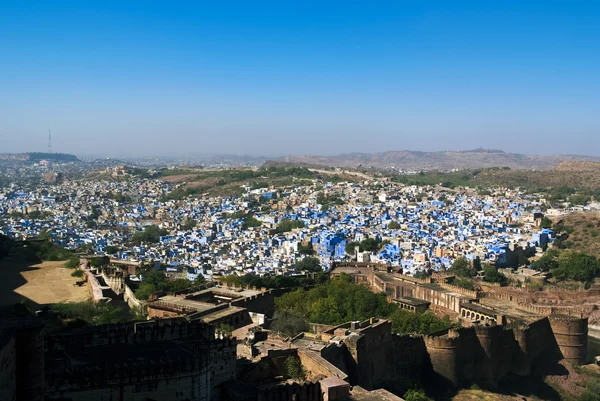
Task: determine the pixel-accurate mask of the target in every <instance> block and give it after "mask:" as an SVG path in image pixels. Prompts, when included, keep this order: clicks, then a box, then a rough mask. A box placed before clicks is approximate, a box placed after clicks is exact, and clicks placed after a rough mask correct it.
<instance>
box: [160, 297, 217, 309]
mask: <svg viewBox="0 0 600 401" xmlns="http://www.w3.org/2000/svg"><path fill="white" fill-rule="evenodd" d="M158 302H164V303H166V304H169V305H174V306H176V307H179V308H185V309H190V310H195V311H196V312H206V311H209V310H211V309H213V308H215V307H217V306H219V305H217V304H212V303H208V302H201V301H195V300H193V299H186V298H180V297H176V296H173V295H165V296H164V297H160V298H159V299H158ZM150 305H152V303H150Z"/></svg>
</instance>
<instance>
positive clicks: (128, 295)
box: [123, 283, 147, 314]
mask: <svg viewBox="0 0 600 401" xmlns="http://www.w3.org/2000/svg"><path fill="white" fill-rule="evenodd" d="M123 289H124V291H123V299H124V300H125V302H126V303H127V305H129V307H130V308H131V309H137V310H139V311H140V312H141V313H144V314H145V313H146V312H147V304H146V302H145V301H141V300H139V299H137V297H136V296H135V293H134V292H133V291H132V289H131V288H129V286H128V285H127V284H126V283H123Z"/></svg>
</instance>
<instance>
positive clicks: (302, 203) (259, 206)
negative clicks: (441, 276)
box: [0, 170, 554, 279]
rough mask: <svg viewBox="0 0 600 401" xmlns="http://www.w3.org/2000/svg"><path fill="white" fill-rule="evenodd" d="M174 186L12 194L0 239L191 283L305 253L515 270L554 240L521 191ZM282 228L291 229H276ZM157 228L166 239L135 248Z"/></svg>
mask: <svg viewBox="0 0 600 401" xmlns="http://www.w3.org/2000/svg"><path fill="white" fill-rule="evenodd" d="M114 171H115V172H116V173H118V171H117V170H114ZM173 189H174V186H173V184H170V183H167V182H164V181H161V180H157V179H141V178H140V179H128V180H122V181H114V180H110V181H103V180H91V181H70V182H64V183H61V184H54V185H45V186H40V187H39V188H38V189H36V190H34V191H27V190H23V189H22V188H19V187H15V186H12V187H8V188H6V189H3V190H0V216H1V219H0V230H2V231H3V232H4V233H5V234H7V235H9V236H11V237H14V238H17V239H27V238H32V237H36V236H38V235H40V233H42V232H47V233H49V234H50V235H51V236H52V238H53V240H54V241H55V242H57V243H58V244H59V245H61V246H63V247H66V248H69V249H78V248H82V247H85V248H86V249H88V250H91V251H92V252H94V253H96V254H110V255H111V256H113V257H115V258H120V259H124V260H137V261H150V260H152V261H154V262H156V263H160V264H161V265H162V266H166V267H167V269H170V270H173V271H180V272H185V273H187V274H188V276H189V278H190V279H194V278H195V277H197V276H198V275H199V274H202V275H204V276H206V277H207V278H210V277H212V276H219V275H229V274H238V275H243V274H247V273H250V274H258V275H285V274H292V273H293V272H294V267H295V264H296V263H297V261H298V259H299V258H303V257H305V255H306V254H307V253H312V254H313V255H314V256H315V257H317V258H318V259H319V261H320V264H321V266H323V268H324V269H325V270H327V269H329V268H330V267H331V266H332V264H333V263H335V262H340V261H347V260H355V261H358V262H383V263H387V264H390V265H392V266H398V267H401V268H402V269H403V271H404V272H405V273H407V274H414V273H417V272H419V271H423V270H427V269H432V270H434V271H438V270H443V269H444V268H447V267H449V266H450V265H451V264H452V262H453V260H454V259H456V258H458V257H466V258H467V259H474V258H477V257H478V258H479V259H481V261H482V262H490V263H494V264H497V265H499V266H501V265H509V264H511V260H510V258H509V253H510V250H514V249H515V248H517V247H518V248H520V249H524V250H527V252H530V253H533V252H535V248H536V247H541V246H543V245H544V244H546V243H548V242H550V241H552V240H553V239H554V233H553V232H552V230H549V229H540V228H539V224H540V220H541V218H542V216H543V215H542V213H541V207H542V206H543V199H542V200H540V199H539V198H535V197H533V196H532V195H527V194H524V193H522V192H519V191H518V190H496V191H495V192H493V193H491V194H489V195H479V194H477V192H476V191H472V190H468V189H465V190H449V189H446V188H443V187H431V186H424V187H417V186H402V185H398V184H395V183H391V182H388V181H379V182H378V181H375V182H364V183H359V184H357V183H348V182H339V183H335V184H332V183H327V184H325V185H321V184H320V183H317V182H314V183H313V184H311V185H301V186H295V187H285V188H259V189H252V188H251V187H249V186H244V189H245V193H244V195H243V196H241V197H236V198H228V197H208V196H200V197H188V198H184V199H182V200H169V198H168V197H166V195H168V194H169V193H170V192H171V191H172V190H173ZM249 217H251V219H249ZM249 220H251V221H249ZM288 220H289V221H292V222H294V224H293V225H292V227H295V228H293V229H289V230H282V227H283V226H284V225H282V224H281V223H282V222H286V221H288ZM152 225H156V226H158V227H159V228H160V230H161V234H166V235H161V236H160V238H155V240H156V241H150V240H146V239H145V240H143V241H141V242H139V241H138V242H135V243H134V242H132V241H131V240H132V238H133V237H134V235H135V234H136V233H138V232H142V231H143V230H145V229H146V228H147V227H149V226H152ZM368 239H371V241H370V242H369V241H365V240H368ZM356 243H359V244H360V245H358V246H350V247H349V246H348V245H349V244H352V245H356ZM306 249H308V252H307V251H306ZM300 251H302V252H300Z"/></svg>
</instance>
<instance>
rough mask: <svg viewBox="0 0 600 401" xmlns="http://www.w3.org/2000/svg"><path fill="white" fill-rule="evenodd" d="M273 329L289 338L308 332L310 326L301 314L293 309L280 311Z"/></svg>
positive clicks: (276, 314) (277, 313)
mask: <svg viewBox="0 0 600 401" xmlns="http://www.w3.org/2000/svg"><path fill="white" fill-rule="evenodd" d="M272 329H273V331H276V332H279V333H282V334H283V335H285V336H287V337H294V336H296V335H298V334H300V333H303V332H306V331H308V330H309V329H310V326H309V324H308V321H307V320H306V318H305V317H304V316H302V314H301V313H299V312H297V311H294V310H291V309H283V310H281V309H280V310H277V312H276V313H275V319H274V321H273V326H272Z"/></svg>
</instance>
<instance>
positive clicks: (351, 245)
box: [344, 242, 360, 255]
mask: <svg viewBox="0 0 600 401" xmlns="http://www.w3.org/2000/svg"><path fill="white" fill-rule="evenodd" d="M357 246H358V247H360V243H358V242H348V243H347V244H346V247H345V248H344V250H345V251H346V253H347V254H348V255H354V249H355V248H356V247H357Z"/></svg>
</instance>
